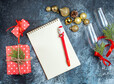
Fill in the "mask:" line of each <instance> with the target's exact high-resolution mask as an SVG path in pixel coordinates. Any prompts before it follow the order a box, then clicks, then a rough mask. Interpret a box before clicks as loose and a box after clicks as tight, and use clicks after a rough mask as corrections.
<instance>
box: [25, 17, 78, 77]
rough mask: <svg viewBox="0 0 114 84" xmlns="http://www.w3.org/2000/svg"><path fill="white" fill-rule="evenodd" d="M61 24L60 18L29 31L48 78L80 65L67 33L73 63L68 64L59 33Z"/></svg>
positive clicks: (66, 40)
mask: <svg viewBox="0 0 114 84" xmlns="http://www.w3.org/2000/svg"><path fill="white" fill-rule="evenodd" d="M59 26H62V24H61V22H60V20H59V19H55V20H53V21H51V22H49V23H47V24H45V25H43V26H40V27H38V28H36V29H34V30H32V31H30V32H28V33H27V36H28V38H29V40H30V42H31V44H32V46H33V49H34V51H35V53H36V55H37V57H38V59H39V62H40V64H41V66H42V68H43V70H44V73H45V75H46V77H47V79H51V78H53V77H55V76H58V75H60V74H62V73H64V72H66V71H68V70H71V69H73V68H75V67H77V66H79V65H80V62H79V60H78V58H77V55H76V53H75V51H74V49H73V47H72V45H71V43H70V41H69V39H68V37H67V34H66V33H65V34H64V36H65V37H64V38H65V43H66V47H67V51H68V55H69V59H70V63H71V66H70V67H68V66H67V63H66V58H65V53H64V49H63V45H62V41H61V38H60V37H59V34H58V27H59ZM64 32H65V31H64Z"/></svg>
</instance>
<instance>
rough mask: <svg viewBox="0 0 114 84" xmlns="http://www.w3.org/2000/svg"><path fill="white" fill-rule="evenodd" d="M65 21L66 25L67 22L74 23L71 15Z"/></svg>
mask: <svg viewBox="0 0 114 84" xmlns="http://www.w3.org/2000/svg"><path fill="white" fill-rule="evenodd" d="M65 23H66V25H67V24H71V23H72V19H71V18H70V17H67V18H66V19H65Z"/></svg>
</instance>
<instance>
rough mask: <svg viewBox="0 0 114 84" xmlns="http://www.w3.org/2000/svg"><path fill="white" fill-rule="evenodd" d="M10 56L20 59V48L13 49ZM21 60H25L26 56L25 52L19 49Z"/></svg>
mask: <svg viewBox="0 0 114 84" xmlns="http://www.w3.org/2000/svg"><path fill="white" fill-rule="evenodd" d="M9 56H11V57H13V58H17V59H18V48H16V49H13V48H12V47H11V53H10V54H9ZM19 58H20V59H24V58H25V54H24V52H23V51H22V50H21V48H19Z"/></svg>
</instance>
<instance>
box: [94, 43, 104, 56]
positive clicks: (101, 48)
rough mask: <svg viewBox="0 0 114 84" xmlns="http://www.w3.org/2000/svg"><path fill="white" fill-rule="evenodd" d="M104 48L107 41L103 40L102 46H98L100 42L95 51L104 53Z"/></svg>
mask: <svg viewBox="0 0 114 84" xmlns="http://www.w3.org/2000/svg"><path fill="white" fill-rule="evenodd" d="M104 49H105V43H103V42H102V43H101V45H100V47H99V46H98V44H96V48H95V51H96V52H98V53H99V54H101V55H103V51H104Z"/></svg>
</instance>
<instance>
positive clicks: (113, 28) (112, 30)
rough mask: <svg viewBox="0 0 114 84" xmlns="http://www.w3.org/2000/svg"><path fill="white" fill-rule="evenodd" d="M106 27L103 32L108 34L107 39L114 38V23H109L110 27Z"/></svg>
mask: <svg viewBox="0 0 114 84" xmlns="http://www.w3.org/2000/svg"><path fill="white" fill-rule="evenodd" d="M105 28H106V29H103V33H104V35H105V36H106V38H105V39H112V40H114V24H111V25H108V27H105Z"/></svg>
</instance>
